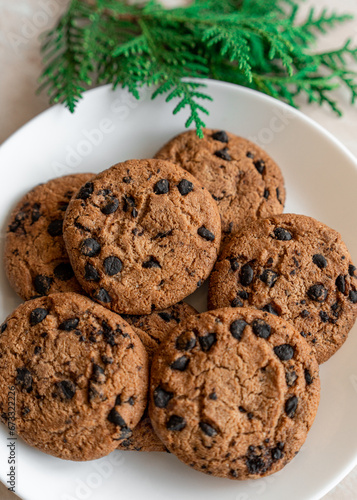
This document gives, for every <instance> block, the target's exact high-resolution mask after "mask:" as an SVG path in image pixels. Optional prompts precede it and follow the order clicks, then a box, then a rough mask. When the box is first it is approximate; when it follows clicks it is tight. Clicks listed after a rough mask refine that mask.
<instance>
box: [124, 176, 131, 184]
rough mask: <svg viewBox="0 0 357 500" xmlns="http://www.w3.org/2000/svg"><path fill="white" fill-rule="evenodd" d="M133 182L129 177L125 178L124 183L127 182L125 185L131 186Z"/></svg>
mask: <svg viewBox="0 0 357 500" xmlns="http://www.w3.org/2000/svg"><path fill="white" fill-rule="evenodd" d="M131 181H132V179H131V177H130V176H128V177H123V182H125V184H130V183H131Z"/></svg>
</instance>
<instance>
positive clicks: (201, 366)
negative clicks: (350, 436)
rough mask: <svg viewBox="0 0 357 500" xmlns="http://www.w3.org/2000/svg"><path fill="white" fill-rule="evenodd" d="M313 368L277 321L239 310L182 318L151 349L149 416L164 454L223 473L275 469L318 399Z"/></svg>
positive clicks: (294, 448)
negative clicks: (164, 447)
mask: <svg viewBox="0 0 357 500" xmlns="http://www.w3.org/2000/svg"><path fill="white" fill-rule="evenodd" d="M319 394H320V382H319V375H318V364H317V361H316V359H315V356H314V355H313V353H312V350H311V348H310V346H309V345H308V344H307V342H306V341H305V340H304V339H303V338H302V337H301V336H300V335H299V334H298V332H297V331H296V330H295V329H294V328H293V327H292V326H291V325H290V324H289V323H287V322H286V321H284V320H282V319H280V318H277V317H275V316H273V315H272V314H269V313H265V312H262V311H258V310H256V309H248V308H241V309H235V308H226V309H219V310H216V311H209V312H206V313H203V314H200V315H197V316H192V317H190V318H188V319H187V320H186V321H185V322H183V323H181V324H180V325H179V326H178V327H177V328H175V330H173V332H172V333H171V335H170V337H169V338H168V339H167V340H166V341H165V342H164V343H163V344H162V345H161V347H160V348H159V349H158V351H157V353H156V355H155V357H154V360H153V363H152V367H151V380H150V403H149V414H150V418H151V421H152V425H153V427H154V429H155V431H156V433H157V434H158V435H159V436H160V438H161V439H162V441H163V443H164V444H165V445H166V446H167V448H168V450H169V451H170V452H172V453H174V454H175V455H176V456H177V457H178V458H179V459H180V460H182V461H183V462H184V463H186V464H188V465H190V466H191V467H193V468H195V469H196V470H199V471H201V472H205V473H206V474H212V475H215V476H220V477H226V478H230V479H253V478H259V477H263V476H267V475H269V474H272V473H274V472H277V471H278V470H280V469H281V468H283V467H284V466H285V465H286V464H287V463H288V462H289V461H290V460H291V459H292V458H293V457H294V456H295V455H296V453H297V452H298V451H299V449H300V447H301V446H302V444H303V443H304V441H305V438H306V435H307V432H308V431H309V429H310V427H311V425H312V423H313V420H314V418H315V415H316V412H317V407H318V403H319Z"/></svg>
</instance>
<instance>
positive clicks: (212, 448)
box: [0, 130, 357, 479]
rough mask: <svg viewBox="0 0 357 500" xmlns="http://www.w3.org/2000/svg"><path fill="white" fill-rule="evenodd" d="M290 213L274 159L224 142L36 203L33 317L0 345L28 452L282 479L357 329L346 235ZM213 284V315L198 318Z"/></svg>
mask: <svg viewBox="0 0 357 500" xmlns="http://www.w3.org/2000/svg"><path fill="white" fill-rule="evenodd" d="M284 202H285V189H284V180H283V177H282V174H281V171H280V169H279V167H278V166H277V165H276V163H275V162H274V161H273V160H272V159H271V158H270V157H269V156H268V155H267V153H265V152H264V151H262V150H261V149H260V148H259V147H258V146H257V145H255V144H253V143H251V142H249V141H247V140H245V139H243V138H240V137H237V136H235V135H233V134H230V133H227V132H225V131H217V130H205V132H204V138H203V139H198V138H197V136H196V135H195V132H193V131H189V132H185V133H183V134H180V135H179V136H177V137H175V138H174V139H172V140H171V141H170V142H169V143H168V144H166V145H165V146H164V147H163V148H162V149H161V150H160V151H159V152H158V153H157V154H156V157H155V159H148V160H129V161H126V162H123V163H118V164H117V165H114V166H113V167H111V168H109V169H108V170H105V171H103V172H101V173H100V174H98V175H94V174H77V175H70V176H66V177H62V178H58V179H54V180H51V181H49V182H47V183H46V184H42V185H40V186H37V187H35V188H34V189H33V190H32V191H30V192H29V193H28V194H27V195H26V196H24V198H23V199H22V200H21V201H20V202H19V204H18V206H17V207H16V208H15V210H14V212H13V214H12V216H11V220H10V223H9V226H8V232H7V236H6V248H5V268H6V272H7V276H8V278H9V281H10V283H11V285H12V287H13V288H14V290H15V291H16V292H17V293H18V294H19V295H20V297H21V298H22V299H24V301H25V302H24V303H23V304H22V305H20V306H19V307H18V308H17V309H16V310H15V311H14V312H13V313H12V314H10V315H9V316H8V317H7V319H6V320H5V322H4V323H3V324H2V325H1V330H0V331H1V334H0V352H1V355H0V386H1V387H3V388H4V387H11V386H14V387H15V389H16V431H17V433H18V434H19V436H21V437H22V438H23V439H24V440H25V441H26V442H27V443H29V444H30V445H32V446H35V447H36V448H38V449H40V450H42V451H44V452H45V453H49V454H51V455H54V456H56V457H59V458H62V459H67V460H92V459H96V458H100V457H103V456H105V455H107V454H108V453H110V452H112V451H113V450H115V449H116V448H118V449H120V450H138V451H165V450H168V451H170V452H171V453H173V454H175V455H176V456H177V457H178V458H179V459H180V460H182V461H183V462H184V463H186V464H187V465H189V466H190V467H193V468H195V469H196V470H199V471H201V472H204V473H206V474H211V475H214V476H220V477H225V478H230V479H248V478H258V477H262V476H266V475H269V474H272V473H274V472H276V471H278V470H280V469H281V468H282V467H284V465H286V464H287V463H288V462H289V461H290V460H291V459H292V458H293V457H294V456H295V455H296V454H297V452H298V451H299V449H300V447H301V446H302V444H303V443H304V441H305V439H306V436H307V433H308V431H309V429H310V427H311V425H312V423H313V421H314V418H315V415H316V412H317V408H318V403H319V394H320V382H319V368H318V364H319V363H322V362H324V361H327V360H328V359H329V358H330V357H331V356H332V355H333V354H334V353H335V352H336V351H337V350H338V349H339V348H340V347H341V345H342V344H343V342H344V341H345V340H346V338H347V335H348V332H349V330H350V329H351V328H352V326H353V324H354V321H355V319H356V317H357V273H356V268H355V267H354V266H353V264H352V262H351V258H350V255H349V253H348V250H347V248H346V246H345V245H344V243H343V241H342V240H341V237H340V235H339V234H338V233H337V232H336V231H334V230H332V229H330V228H329V227H327V226H325V225H324V224H322V223H320V222H318V221H316V220H314V219H312V218H310V217H306V216H303V215H295V214H282V211H283V207H284ZM208 278H209V293H208V309H209V310H208V311H207V312H203V313H201V314H198V312H197V311H196V310H195V309H194V308H193V307H191V306H190V305H189V304H188V303H185V302H182V300H183V299H186V298H187V297H188V296H189V295H190V294H192V293H193V292H194V291H195V290H197V289H198V288H200V287H201V285H202V284H203V283H204V282H205V281H206V280H207V279H208ZM8 412H9V409H8V402H7V396H6V391H5V390H3V391H2V392H1V394H0V415H1V419H2V421H3V422H4V423H6V422H7V420H8V418H9V414H8Z"/></svg>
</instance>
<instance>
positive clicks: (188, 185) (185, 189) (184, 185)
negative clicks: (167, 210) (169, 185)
mask: <svg viewBox="0 0 357 500" xmlns="http://www.w3.org/2000/svg"><path fill="white" fill-rule="evenodd" d="M177 187H178V190H179V191H180V194H182V196H186V195H187V194H188V193H191V191H192V189H193V184H192V182H190V181H188V180H187V179H182V180H181V181H180V182H179V183H178V186H177Z"/></svg>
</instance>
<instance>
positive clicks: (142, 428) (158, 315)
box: [118, 302, 197, 451]
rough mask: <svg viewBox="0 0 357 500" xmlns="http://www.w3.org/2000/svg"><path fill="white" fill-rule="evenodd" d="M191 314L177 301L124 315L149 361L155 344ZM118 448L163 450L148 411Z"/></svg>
mask: <svg viewBox="0 0 357 500" xmlns="http://www.w3.org/2000/svg"><path fill="white" fill-rule="evenodd" d="M193 314H197V311H196V309H194V308H193V307H192V306H190V305H189V304H186V303H185V302H179V303H178V304H175V305H174V306H171V307H168V308H167V309H165V310H163V311H158V312H154V313H152V314H148V315H146V316H128V315H125V316H124V319H125V320H126V321H127V322H128V323H129V324H130V325H131V326H132V327H133V329H134V331H135V332H136V333H137V334H138V337H139V338H140V340H141V341H142V343H143V344H144V346H145V349H146V350H147V352H148V354H149V361H150V360H151V358H152V356H153V355H154V353H155V351H156V349H157V348H158V346H159V345H160V344H161V342H162V341H163V340H165V338H166V337H167V336H168V335H169V333H170V332H171V330H172V329H173V328H175V327H176V326H177V325H178V324H180V323H181V321H184V320H185V319H186V318H188V317H189V316H192V315H193ZM118 449H120V450H136V451H166V448H165V446H164V445H163V443H162V441H160V439H159V438H158V437H157V435H156V434H155V432H154V430H153V428H152V425H151V422H150V418H149V416H148V414H147V412H145V414H144V416H143V418H142V419H141V420H140V422H139V423H138V425H137V426H136V427H135V429H133V434H132V436H131V437H130V438H128V439H126V440H125V441H122V442H121V443H120V444H119V446H118Z"/></svg>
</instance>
